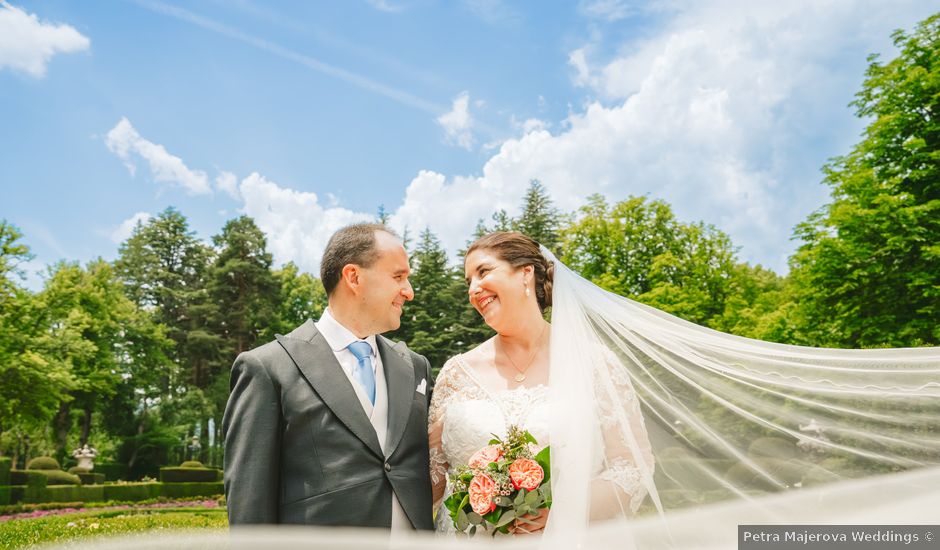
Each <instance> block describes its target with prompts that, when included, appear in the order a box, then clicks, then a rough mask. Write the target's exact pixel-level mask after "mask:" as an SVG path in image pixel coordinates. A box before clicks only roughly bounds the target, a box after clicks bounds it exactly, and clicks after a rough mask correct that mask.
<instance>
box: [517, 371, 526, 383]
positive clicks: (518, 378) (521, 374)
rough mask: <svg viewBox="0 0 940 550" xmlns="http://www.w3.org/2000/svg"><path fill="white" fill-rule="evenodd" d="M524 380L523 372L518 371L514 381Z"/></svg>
mask: <svg viewBox="0 0 940 550" xmlns="http://www.w3.org/2000/svg"><path fill="white" fill-rule="evenodd" d="M524 381H525V374H523V373H521V372H520V373H519V374H517V375H516V382H524Z"/></svg>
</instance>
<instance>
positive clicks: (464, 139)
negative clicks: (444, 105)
mask: <svg viewBox="0 0 940 550" xmlns="http://www.w3.org/2000/svg"><path fill="white" fill-rule="evenodd" d="M437 123H438V124H440V125H441V127H442V128H443V129H444V135H445V136H446V137H447V141H448V142H449V143H453V144H455V145H459V146H460V147H463V148H464V149H467V150H468V151H469V150H470V149H472V148H473V142H474V139H473V132H472V127H473V118H472V117H471V116H470V94H469V93H467V92H461V93H460V95H458V96H457V97H455V98H454V103H453V107H452V108H451V110H450V111H448V112H446V113H444V114H443V115H441V116H439V117H437Z"/></svg>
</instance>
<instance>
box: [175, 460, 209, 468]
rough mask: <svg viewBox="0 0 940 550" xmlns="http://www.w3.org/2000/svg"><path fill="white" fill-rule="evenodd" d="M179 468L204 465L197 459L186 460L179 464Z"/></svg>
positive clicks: (201, 466)
mask: <svg viewBox="0 0 940 550" xmlns="http://www.w3.org/2000/svg"><path fill="white" fill-rule="evenodd" d="M180 468H205V466H203V465H202V462H199V461H198V460H187V461H186V462H183V463H182V464H180Z"/></svg>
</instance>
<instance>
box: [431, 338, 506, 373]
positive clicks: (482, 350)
mask: <svg viewBox="0 0 940 550" xmlns="http://www.w3.org/2000/svg"><path fill="white" fill-rule="evenodd" d="M492 348H493V340H492V338H491V339H489V340H487V341H485V342H483V343H482V344H480V345H478V346H476V347H475V348H472V349H470V350H468V351H465V352H464V353H458V354H457V355H454V356H452V357H450V358H449V359H448V360H447V361H446V362H445V363H444V366H443V367H441V372H440V373H439V374H438V377H439V378H449V377H453V376H459V375H460V374H466V371H468V370H473V369H475V368H476V367H477V366H478V365H479V364H481V363H483V362H485V360H486V358H487V357H491V356H492Z"/></svg>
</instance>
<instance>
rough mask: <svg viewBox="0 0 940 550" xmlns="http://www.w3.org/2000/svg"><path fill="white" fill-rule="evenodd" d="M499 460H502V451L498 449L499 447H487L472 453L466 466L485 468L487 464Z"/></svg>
mask: <svg viewBox="0 0 940 550" xmlns="http://www.w3.org/2000/svg"><path fill="white" fill-rule="evenodd" d="M501 458H503V451H502V449H500V448H499V445H487V446H486V447H483V448H482V449H480V450H479V451H477V452H475V453H473V456H471V457H470V462H469V463H468V466H470V467H471V468H486V465H487V464H489V463H490V462H496V461H498V460H499V459H501Z"/></svg>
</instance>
